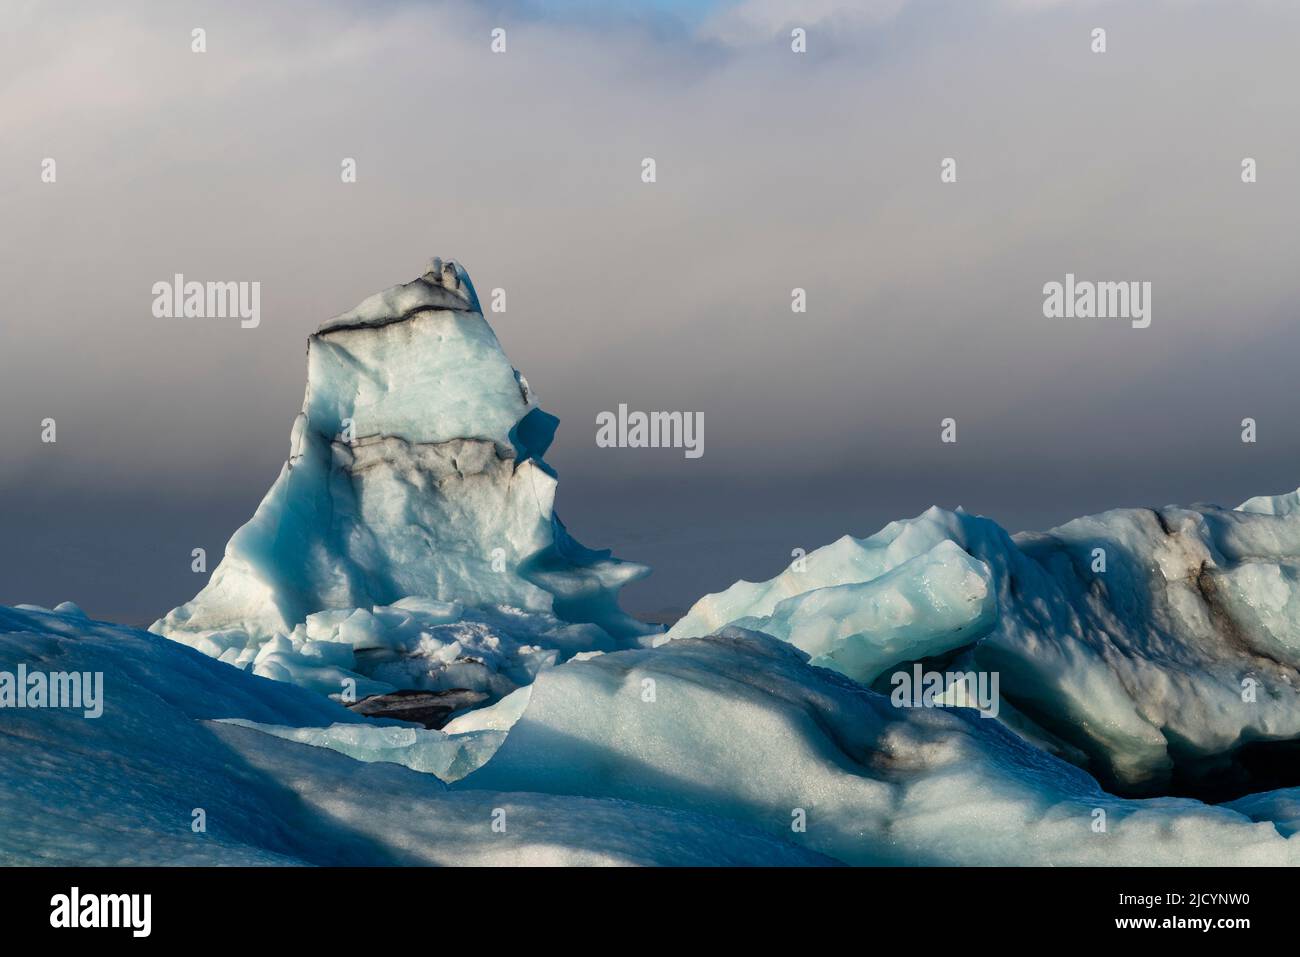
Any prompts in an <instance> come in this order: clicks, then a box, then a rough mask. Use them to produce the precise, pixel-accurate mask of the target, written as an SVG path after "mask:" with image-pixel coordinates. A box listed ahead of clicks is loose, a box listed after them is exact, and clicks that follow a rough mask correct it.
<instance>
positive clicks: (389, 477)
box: [151, 259, 657, 697]
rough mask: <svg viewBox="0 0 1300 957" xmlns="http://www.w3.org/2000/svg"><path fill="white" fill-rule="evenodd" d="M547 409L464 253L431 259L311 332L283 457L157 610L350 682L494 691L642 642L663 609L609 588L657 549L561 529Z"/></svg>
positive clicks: (281, 672) (335, 685)
mask: <svg viewBox="0 0 1300 957" xmlns="http://www.w3.org/2000/svg"><path fill="white" fill-rule="evenodd" d="M557 423H558V420H557V419H555V418H554V417H553V416H550V415H548V414H547V413H545V412H543V411H542V410H541V409H540V408H539V407H538V405H537V398H536V396H535V394H534V393H533V392H532V390H531V389H530V387H529V385H528V382H527V380H526V379H524V377H523V376H522V375H521V374H520V373H519V372H518V371H517V370H515V369H514V368H513V367H512V366H511V364H510V362H509V361H508V360H507V358H506V356H505V353H504V352H503V351H502V349H501V345H500V343H499V342H498V341H497V338H496V336H495V334H494V333H493V331H492V329H491V327H490V326H489V325H488V323H487V322H486V321H485V320H484V318H483V314H482V311H481V309H480V308H479V303H478V297H477V295H476V294H475V291H474V287H473V284H472V283H471V282H470V279H469V276H468V275H467V274H466V273H465V271H464V269H462V268H461V267H460V266H458V265H456V264H455V263H452V262H445V263H444V262H443V261H442V260H440V259H434V260H432V262H431V263H430V265H429V268H428V270H427V271H426V272H425V273H424V274H423V275H422V276H420V277H418V278H416V279H414V280H412V281H411V282H408V283H403V284H401V285H398V286H394V287H392V288H391V289H388V290H385V291H384V292H381V293H378V294H376V295H374V296H371V297H370V298H369V299H366V300H365V301H364V302H362V303H361V304H360V305H359V306H357V307H356V308H355V309H353V310H351V311H350V312H347V313H344V314H343V315H340V316H338V317H336V318H334V319H331V320H329V321H327V322H325V323H324V324H323V325H322V326H321V327H320V328H319V329H318V330H317V331H316V332H315V333H314V334H313V335H312V336H311V337H310V338H309V339H308V343H307V391H306V397H305V399H304V401H303V407H302V411H301V413H299V415H298V417H297V419H296V420H295V422H294V426H293V433H292V438H291V442H290V452H289V459H288V461H287V462H286V463H285V465H284V467H283V469H282V470H281V472H280V475H279V477H278V478H277V479H276V481H275V483H274V485H273V486H272V487H271V489H270V491H269V492H267V494H266V497H265V498H264V499H263V501H262V503H261V505H259V506H258V508H257V511H256V513H255V514H254V515H253V517H252V519H251V520H249V522H248V523H247V524H245V525H244V526H243V527H242V528H240V529H239V530H238V531H236V532H235V533H234V535H233V536H232V537H231V539H230V542H229V543H228V544H227V546H226V550H225V555H224V557H223V558H222V560H221V563H220V564H219V565H218V567H217V568H216V569H215V571H214V572H213V575H212V578H211V580H210V581H209V582H208V584H207V586H206V587H205V588H203V590H202V591H200V592H199V594H198V595H196V596H195V597H194V599H193V600H191V601H189V602H187V603H185V604H184V605H181V606H180V607H179V608H175V609H173V610H172V611H171V612H169V613H168V614H167V615H165V616H164V617H163V618H161V619H160V620H159V621H157V622H155V623H154V624H153V626H152V628H151V630H152V631H154V632H156V633H158V634H162V635H165V636H167V637H169V638H172V639H175V640H177V641H181V642H184V643H186V644H189V645H191V646H192V647H195V648H197V649H199V650H201V651H203V652H204V653H206V654H209V655H212V656H213V657H218V658H220V659H221V660H223V661H226V662H228V663H230V664H233V665H236V666H238V667H241V668H250V669H252V670H253V671H255V672H256V673H258V674H261V675H263V676H266V677H271V678H276V679H279V680H287V681H296V682H299V683H302V684H307V685H309V686H312V687H315V688H317V689H318V690H321V691H325V692H327V693H329V692H335V693H337V692H339V691H340V688H341V687H343V685H344V684H345V682H351V683H352V685H354V686H355V687H354V688H353V689H352V690H354V691H355V693H357V694H361V695H368V694H380V693H384V692H386V691H392V690H394V689H395V688H398V687H401V688H412V687H413V688H440V687H448V686H455V687H467V688H474V689H482V690H485V691H489V692H490V693H491V694H492V695H494V696H497V697H499V696H501V695H503V694H506V693H509V692H510V691H511V690H513V689H514V688H516V687H518V686H519V685H520V684H523V683H526V682H527V681H528V680H530V679H531V677H532V675H533V674H535V673H536V670H537V669H538V668H540V667H543V666H545V665H547V664H550V663H553V662H554V661H555V660H562V659H563V658H564V657H567V656H568V655H571V654H573V653H575V652H577V651H590V650H608V649H612V648H618V647H626V646H629V645H633V644H636V643H637V642H638V641H639V640H640V639H641V638H643V637H646V636H649V635H651V634H653V633H655V632H656V631H657V629H655V628H652V627H650V626H647V625H644V624H642V623H640V622H638V621H636V620H634V619H633V618H631V617H630V616H628V615H626V614H624V613H623V612H622V611H621V610H620V609H619V606H618V598H617V593H618V590H619V589H620V588H621V587H622V586H623V585H625V584H627V583H628V582H630V581H634V580H636V579H638V578H640V577H642V576H643V575H645V574H647V573H648V572H649V569H648V568H646V567H645V566H644V565H639V564H636V563H632V562H625V561H619V560H617V559H614V558H612V557H611V556H610V555H609V553H608V552H607V551H595V550H591V549H588V548H585V547H584V546H582V545H580V544H578V543H577V542H576V541H574V540H573V539H572V538H571V537H570V536H569V535H568V533H567V531H566V530H565V527H564V525H563V523H562V522H561V521H560V519H559V517H558V516H557V515H556V514H555V510H554V507H553V504H554V498H555V490H556V475H555V472H554V471H553V470H552V469H551V468H550V466H549V465H547V463H546V461H545V459H544V458H543V456H544V454H545V452H546V450H547V448H548V446H549V445H550V443H551V440H552V438H553V436H554V433H555V429H556V425H557ZM547 652H550V654H549V657H548V655H547ZM402 658H405V659H406V660H407V665H403V664H402V663H401V662H400V661H399V660H398V659H402ZM362 659H364V660H362ZM417 659H420V660H417ZM412 662H414V663H412ZM461 664H464V667H461V666H460V665H461Z"/></svg>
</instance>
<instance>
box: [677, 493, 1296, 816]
mask: <svg viewBox="0 0 1300 957" xmlns="http://www.w3.org/2000/svg"><path fill="white" fill-rule="evenodd" d="M1294 497H1295V496H1294V495H1291V496H1279V497H1276V498H1272V499H1252V500H1251V501H1250V502H1247V503H1245V504H1244V505H1243V506H1241V507H1240V508H1238V509H1224V508H1218V507H1215V506H1194V507H1191V508H1179V507H1174V506H1170V507H1166V508H1161V509H1119V510H1115V511H1110V512H1106V513H1103V514H1101V515H1097V516H1091V517H1086V518H1080V519H1076V520H1074V521H1072V522H1069V523H1067V524H1065V525H1063V526H1061V527H1059V528H1055V529H1052V530H1050V531H1048V532H1045V533H1021V534H1019V535H1016V536H1011V535H1008V534H1007V533H1006V532H1005V531H1004V530H1003V529H1002V528H1000V527H999V526H998V525H997V524H996V523H994V522H992V521H991V520H989V519H986V518H982V517H979V516H975V515H971V514H968V513H966V512H964V511H962V510H960V509H959V510H957V511H955V512H949V511H944V510H942V509H938V508H932V509H930V510H929V511H927V512H925V513H923V514H922V515H920V516H918V517H917V518H915V519H911V520H908V521H902V522H893V523H891V524H890V525H888V526H886V527H885V528H884V529H882V530H881V531H880V532H878V533H876V534H875V535H872V536H870V537H869V538H866V539H855V538H852V537H848V536H846V537H844V538H841V539H840V540H838V541H836V542H834V543H832V544H830V545H827V546H825V547H824V548H822V549H818V550H816V551H814V552H811V553H810V554H808V555H807V556H806V558H805V559H804V561H803V563H802V565H801V567H794V566H792V567H790V568H787V569H786V570H785V571H783V572H782V573H781V574H780V575H778V576H776V577H775V578H773V579H771V580H770V581H767V582H762V583H751V582H739V583H737V584H736V585H733V586H732V587H731V588H729V589H727V590H726V591H724V592H721V593H719V594H715V595H709V596H706V597H704V598H702V599H700V601H698V602H697V603H696V604H695V605H694V606H693V607H692V608H691V609H690V611H689V612H688V613H687V614H686V616H684V617H683V618H682V619H681V620H680V621H678V622H677V623H676V624H675V625H674V626H673V627H672V628H671V629H670V630H669V632H668V633H667V635H666V636H664V637H663V638H661V639H659V641H660V642H663V641H672V640H676V639H680V638H685V637H699V636H703V635H707V634H710V633H712V632H715V631H717V630H718V629H719V628H722V627H725V626H727V625H730V624H735V625H743V626H745V627H748V628H752V629H756V630H759V631H765V632H768V633H771V634H773V635H776V636H777V637H780V638H783V639H785V640H788V641H790V642H792V643H793V644H795V645H796V646H797V647H801V648H804V649H805V650H807V651H809V652H811V653H814V654H816V655H817V656H818V657H817V663H819V664H825V665H826V666H828V667H831V668H835V669H836V670H838V671H841V672H843V673H845V674H847V675H849V676H850V677H854V678H857V679H859V680H863V681H867V682H870V681H871V680H872V679H873V678H874V677H875V676H877V675H880V674H882V673H883V672H885V671H888V670H890V669H906V668H908V667H910V666H911V665H912V664H913V663H914V662H922V661H928V660H934V661H939V662H942V663H945V664H951V665H952V666H953V667H954V668H955V669H956V670H975V671H985V672H996V673H998V675H999V677H1000V681H1001V696H1002V700H1003V702H1004V704H1003V712H1004V713H1003V716H1002V717H1003V719H1004V721H1005V722H1006V723H1007V724H1008V725H1010V726H1011V727H1014V728H1016V730H1018V731H1019V732H1021V733H1022V734H1023V735H1024V737H1026V738H1027V739H1028V740H1031V741H1033V742H1035V743H1036V744H1039V745H1042V746H1045V747H1047V748H1049V750H1052V751H1053V753H1056V754H1058V755H1060V756H1063V757H1066V758H1068V759H1069V760H1072V761H1074V762H1075V763H1077V764H1079V765H1080V766H1081V767H1084V768H1086V769H1087V770H1088V771H1089V772H1090V773H1092V774H1094V775H1095V776H1097V777H1098V778H1099V779H1100V780H1101V782H1102V783H1103V784H1104V785H1106V786H1107V787H1108V788H1110V789H1112V790H1115V791H1117V792H1119V793H1125V794H1133V795H1144V794H1169V793H1184V794H1189V795H1198V796H1203V797H1210V798H1214V799H1219V800H1222V799H1224V798H1229V797H1234V796H1238V795H1241V794H1244V793H1247V792H1248V791H1251V790H1259V789H1262V788H1264V787H1269V786H1277V785H1280V784H1296V783H1300V774H1297V773H1295V772H1293V771H1289V770H1288V769H1289V768H1291V767H1292V766H1293V765H1294V762H1293V761H1291V760H1290V758H1291V756H1292V754H1293V753H1294V752H1293V750H1292V749H1293V748H1294V746H1295V744H1294V743H1295V742H1300V631H1297V623H1298V622H1300V591H1298V590H1297V582H1298V581H1300V513H1295V512H1292V511H1290V510H1289V509H1288V508H1287V502H1288V501H1290V500H1292V499H1293V498H1294ZM972 562H973V563H976V564H978V565H980V566H982V567H983V569H984V570H985V573H984V574H985V575H986V576H987V577H986V578H985V577H982V576H981V575H980V573H979V572H977V571H973V570H972V566H971V563H972ZM984 581H987V583H988V585H987V589H985V588H984V587H982V585H981V583H982V582H984Z"/></svg>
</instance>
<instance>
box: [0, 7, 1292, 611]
mask: <svg viewBox="0 0 1300 957" xmlns="http://www.w3.org/2000/svg"><path fill="white" fill-rule="evenodd" d="M0 18H3V24H2V27H0V128H2V129H3V134H2V135H0V289H3V293H4V297H3V320H0V321H3V332H2V334H0V335H2V338H0V344H2V345H0V447H2V448H3V449H4V455H3V457H2V458H0V514H2V515H3V525H2V526H0V527H2V528H3V533H2V534H0V602H3V603H10V604H12V603H16V602H22V601H34V602H39V603H42V604H50V603H53V602H57V601H60V600H63V599H72V600H75V601H77V602H79V603H82V604H83V605H84V606H85V607H86V608H87V609H88V610H89V611H91V612H92V613H93V614H96V615H99V616H103V617H108V618H114V619H118V620H125V621H130V622H146V623H147V622H149V621H152V620H153V619H154V618H155V617H157V616H159V615H161V614H162V613H163V612H165V611H166V610H167V609H169V608H170V607H172V606H173V605H176V604H177V603H179V602H181V601H183V600H185V599H187V598H189V597H190V596H191V595H192V594H193V593H194V592H195V591H197V590H198V588H199V587H200V585H201V584H202V576H198V575H194V574H192V573H191V572H190V569H189V563H190V557H189V555H190V549H191V548H193V547H195V546H203V547H205V548H207V549H208V552H209V554H210V555H211V556H212V559H213V560H212V565H213V566H215V560H216V557H217V556H218V555H219V554H220V552H221V550H222V548H223V546H224V543H225V541H226V539H227V538H228V537H229V534H230V533H231V532H232V531H233V530H234V528H235V527H237V526H238V525H239V524H240V523H241V522H242V521H243V520H244V519H245V518H247V517H248V516H249V515H251V514H252V510H253V508H254V507H255V506H256V504H257V502H258V501H259V499H260V498H261V495H262V494H263V492H264V491H265V490H266V489H267V488H268V487H269V486H270V483H271V482H272V480H273V479H274V478H275V475H276V474H277V472H278V470H279V468H280V465H281V463H282V462H283V460H284V458H285V456H286V454H287V451H288V445H289V429H290V426H291V424H292V422H293V418H294V415H295V414H296V412H297V411H298V409H299V407H300V405H301V402H302V392H303V385H304V375H305V363H304V352H305V339H306V336H307V335H308V334H309V333H310V332H311V331H312V330H313V329H315V327H316V326H317V325H319V324H320V323H321V322H322V321H323V320H324V319H326V318H328V317H330V316H332V315H335V314H337V313H340V312H343V311H345V310H347V309H349V308H350V307H351V306H353V305H355V304H356V303H357V302H358V301H360V300H361V299H362V298H364V297H365V296H366V295H368V294H370V293H372V292H375V291H377V290H380V289H383V288H385V287H387V286H389V285H392V284H394V283H397V282H401V281H404V280H407V279H410V278H412V277H414V276H415V275H417V274H418V273H419V272H420V271H421V270H422V267H423V264H424V262H425V261H426V259H427V258H428V257H430V256H434V255H440V256H443V257H444V258H453V259H457V260H458V261H460V262H462V263H463V264H464V265H465V267H466V268H467V269H468V271H469V273H470V275H471V276H472V277H473V279H474V281H475V284H476V285H477V286H478V288H479V290H480V293H483V292H484V291H485V290H489V289H491V288H493V287H503V288H505V289H506V290H507V294H508V311H507V312H506V313H505V314H504V315H495V316H493V315H490V316H489V319H490V321H492V323H493V325H494V327H495V328H496V331H497V334H498V336H499V337H500V339H501V341H502V344H503V345H504V347H505V349H506V351H507V354H508V355H509V356H510V358H511V360H512V361H513V363H514V364H515V365H516V366H517V367H518V368H519V369H520V370H521V371H522V372H523V373H524V374H525V375H526V376H527V377H528V379H529V381H530V383H531V384H532V386H533V387H534V389H535V390H536V392H537V393H538V394H539V395H540V397H541V401H542V405H543V407H545V408H546V409H547V410H548V411H551V412H553V413H555V414H556V415H558V416H559V417H560V419H561V425H560V430H559V433H558V435H557V439H556V443H555V446H554V447H553V449H552V452H551V453H550V455H549V456H548V458H549V459H550V460H551V461H552V463H553V464H554V465H555V466H556V467H557V468H558V470H559V472H560V480H561V481H560V491H559V498H558V510H559V512H560V514H561V516H562V517H563V518H564V520H565V522H566V523H567V524H568V525H569V526H570V528H571V530H572V531H573V532H574V533H575V534H576V535H577V537H579V538H580V539H581V540H583V541H584V542H585V543H586V544H588V545H591V546H597V547H598V546H613V547H614V548H615V550H616V553H617V554H619V555H621V556H623V557H627V558H633V559H638V560H645V561H647V562H649V563H650V564H652V565H654V566H655V574H654V575H652V576H651V578H650V579H648V580H647V581H646V582H644V583H640V584H638V585H635V586H633V587H632V588H631V589H629V592H628V595H627V600H626V601H625V604H626V605H627V606H629V607H630V608H631V609H632V610H637V611H651V610H658V609H663V608H679V609H680V608H684V607H685V606H687V605H689V604H690V603H691V602H692V601H693V600H694V599H695V598H696V597H698V596H699V595H700V594H702V593H704V592H706V591H714V590H717V589H719V588H722V587H725V586H726V585H727V584H729V583H730V582H732V581H733V580H735V579H737V578H740V577H747V578H766V577H769V576H770V575H772V574H775V573H776V572H777V571H779V570H780V568H781V567H783V566H784V565H785V564H786V563H787V562H788V561H789V555H790V550H791V549H792V548H794V547H803V548H806V549H811V548H813V547H816V546H818V545H821V544H824V543H826V542H828V541H830V540H832V539H834V538H836V537H838V536H839V535H841V534H843V533H845V532H849V533H852V534H855V535H865V534H869V533H871V532H873V531H875V530H876V529H877V528H879V527H880V526H881V525H883V524H885V523H886V522H887V521H889V520H891V519H893V518H901V517H907V516H911V515H914V514H916V513H918V512H920V511H922V510H923V509H925V508H926V507H927V506H929V505H931V504H940V505H943V506H946V507H953V506H956V505H963V506H965V507H966V508H967V509H969V510H973V511H979V512H982V513H984V514H987V515H989V516H990V517H992V518H995V519H997V520H998V521H999V522H1001V523H1002V524H1003V525H1004V526H1006V527H1007V528H1008V529H1009V530H1012V531H1016V530H1019V529H1022V528H1037V527H1048V526H1050V525H1053V524H1057V523H1059V522H1062V521H1064V520H1067V519H1069V518H1070V517H1073V516H1075V515H1078V514H1083V513H1086V512H1091V511H1098V510H1101V509H1104V508H1107V507H1112V506H1128V505H1161V504H1167V503H1171V502H1196V501H1213V502H1219V503H1221V504H1227V505H1235V504H1237V503H1238V502H1239V501H1241V500H1242V499H1244V498H1247V497H1249V496H1251V495H1255V494H1261V493H1276V492H1281V491H1284V490H1288V489H1292V488H1294V487H1296V486H1297V485H1300V455H1297V452H1300V419H1298V418H1297V416H1296V415H1294V405H1295V395H1296V389H1295V385H1294V383H1295V380H1296V372H1295V366H1296V356H1297V346H1300V328H1298V326H1297V310H1298V309H1300V282H1298V281H1297V267H1296V264H1295V248H1296V240H1295V225H1294V224H1295V222H1296V221H1297V218H1298V217H1297V213H1298V212H1300V209H1298V207H1300V191H1298V190H1297V188H1296V186H1297V183H1300V127H1297V124H1296V122H1295V107H1294V98H1295V91H1296V89H1297V88H1300V61H1298V59H1297V56H1296V51H1297V49H1300V5H1296V4H1292V3H1282V2H1251V0H1234V2H1227V0H1224V2H1216V3H1196V2H1164V3H1157V2H1152V3H1135V2H1124V3H1113V4H1111V3H1095V2H1060V3H1044V2H1029V0H1018V2H1014V0H999V2H981V0H949V2H943V0H937V2H925V0H915V2H908V0H881V2H872V0H865V2H858V3H842V2H838V0H814V2H807V3H797V2H785V0H749V2H741V3H738V4H722V5H708V4H692V3H688V2H685V0H666V2H659V3H633V2H630V0H627V2H622V3H614V4H603V3H596V2H576V0H570V2H562V3H555V4H542V3H538V4H530V5H511V4H498V5H495V6H494V5H482V4H474V5H471V4H464V3H428V2H404V3H403V2H391V3H381V4H373V3H371V4H362V3H355V4H343V3H319V2H318V3H310V4H309V3H294V2H277V3H274V4H265V3H238V2H228V0H223V2H220V3H217V2H212V3H184V2H173V3H168V4H166V5H162V4H144V3H141V4H132V3H113V4H111V5H110V4H103V3H93V2H88V3H82V4H78V3H60V4H57V5H55V4H47V3H23V2H19V3H13V2H9V3H6V4H5V5H4V7H3V10H2V12H0ZM794 26H800V27H804V28H805V29H806V30H807V36H808V39H807V46H808V52H807V53H806V54H803V55H798V54H794V53H792V52H791V49H790V30H791V28H792V27H794ZM195 27H202V28H204V29H205V30H206V33H207V52H206V53H203V54H195V53H192V52H191V50H190V46H191V30H192V29H193V28H195ZM494 27H503V28H505V30H506V31H507V52H506V53H505V54H493V53H492V52H491V51H490V49H489V43H490V33H491V30H492V29H493V28H494ZM1095 27H1103V28H1105V29H1106V31H1107V47H1108V49H1107V52H1105V53H1104V54H1096V53H1093V52H1092V51H1091V49H1090V45H1091V42H1092V40H1091V31H1092V30H1093V28H1095ZM46 157H52V158H54V159H55V160H56V163H57V181H56V182H55V183H53V184H50V183H43V182H42V181H41V162H42V160H43V159H44V158H46ZM344 157H354V158H355V159H356V161H357V168H358V177H357V180H358V181H357V182H356V183H355V184H344V183H342V182H341V181H340V175H339V174H340V162H341V160H342V159H343V158H344ZM644 157H653V158H654V159H655V160H656V162H657V173H658V181H657V182H655V183H653V184H645V183H643V182H642V181H641V175H640V174H641V161H642V159H643V158H644ZM944 157H953V158H955V159H956V161H957V182H955V183H949V184H945V183H941V182H940V176H939V174H940V162H941V160H943V158H944ZM1244 157H1253V158H1255V159H1256V160H1257V163H1258V182H1257V183H1254V184H1249V185H1248V184H1244V183H1242V181H1241V162H1242V159H1243V158H1244ZM178 272H179V273H183V274H185V275H186V276H187V277H189V278H194V279H203V280H206V279H222V280H236V281H238V280H246V281H254V280H256V281H260V282H261V284H262V303H261V306H262V321H261V325H260V326H259V327H258V328H256V329H241V328H240V327H239V323H238V322H237V321H229V320H200V321H190V322H184V321H177V320H169V319H158V318H155V317H154V316H153V314H152V312H151V308H150V307H151V304H152V295H151V292H150V289H151V286H152V284H153V283H154V282H156V281H159V280H167V279H170V277H171V276H172V275H173V274H174V273H178ZM1067 272H1072V273H1074V274H1076V275H1077V276H1079V277H1080V278H1087V279H1096V280H1117V281H1118V280H1138V281H1148V282H1151V283H1152V322H1151V325H1150V327H1149V328H1147V329H1134V328H1131V326H1130V325H1129V324H1128V323H1125V322H1123V321H1113V320H1095V319H1094V320H1061V319H1057V320H1053V319H1046V318H1044V316H1043V311H1042V305H1043V292H1042V288H1043V284H1044V283H1046V282H1050V281H1053V280H1056V281H1061V280H1063V279H1064V276H1065V274H1066V273H1067ZM796 286H798V287H803V288H805V289H807V296H808V311H807V313H806V314H802V315H796V314H793V313H792V312H791V309H790V296H791V289H792V288H793V287H796ZM619 403H627V404H628V405H629V407H631V408H633V409H643V410H656V409H676V410H686V411H699V412H702V413H703V415H704V421H705V453H704V455H703V457H702V458H699V459H688V458H686V457H684V456H683V455H682V454H681V452H680V451H676V450H670V449H603V448H598V447H597V446H596V444H595V431H596V429H595V417H596V414H597V413H598V412H600V411H602V410H612V409H616V408H617V406H618V404H619ZM947 416H951V417H954V418H955V419H956V420H957V423H958V441H957V443H956V444H954V445H946V444H942V443H941V442H940V441H939V423H940V420H941V419H943V418H944V417H947ZM1247 416H1250V417H1254V418H1256V419H1257V420H1258V424H1259V425H1258V427H1259V441H1258V442H1257V443H1256V444H1254V445H1245V444H1243V443H1242V442H1241V441H1240V431H1241V425H1240V423H1241V420H1242V419H1243V418H1244V417H1247ZM46 417H50V418H54V419H56V421H57V423H58V442H57V443H56V444H54V445H48V444H43V443H41V441H40V432H41V427H40V423H41V420H42V419H44V418H46Z"/></svg>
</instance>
